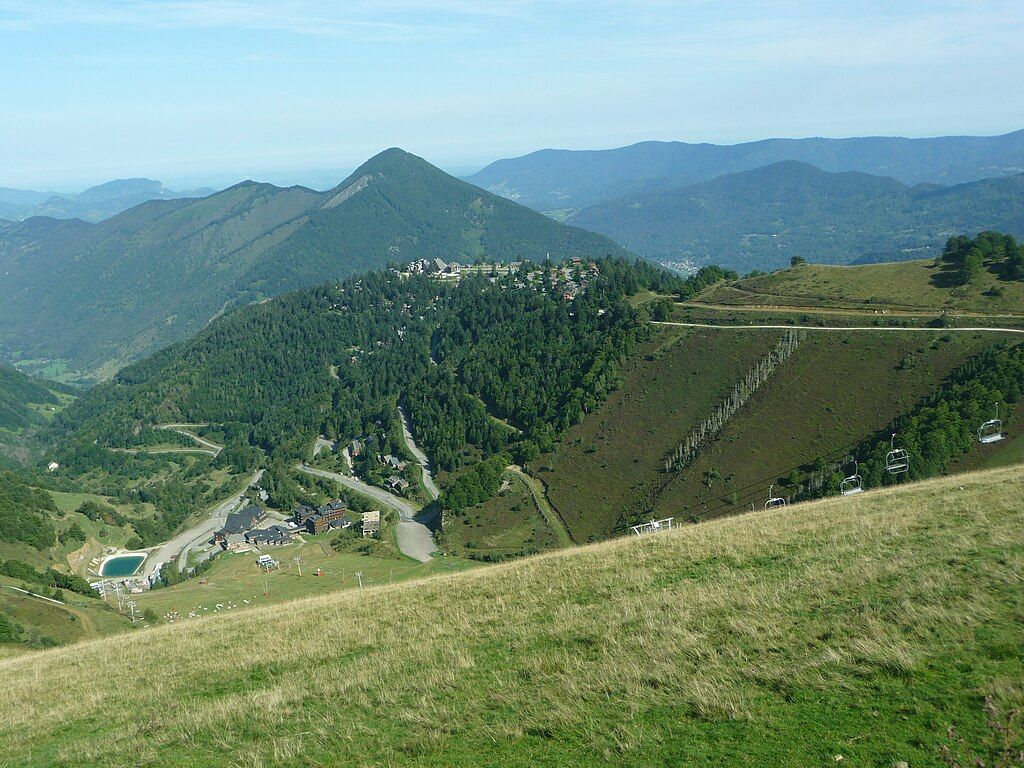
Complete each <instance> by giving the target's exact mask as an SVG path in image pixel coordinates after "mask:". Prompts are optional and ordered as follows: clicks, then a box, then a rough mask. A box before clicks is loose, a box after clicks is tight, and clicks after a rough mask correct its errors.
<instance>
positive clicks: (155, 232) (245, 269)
mask: <svg viewBox="0 0 1024 768" xmlns="http://www.w3.org/2000/svg"><path fill="white" fill-rule="evenodd" d="M607 253H614V254H622V253H624V251H623V250H622V249H621V248H620V247H619V246H618V245H616V244H615V243H613V242H612V241H610V240H609V239H608V238H606V237H604V236H602V235H597V234H594V233H592V232H585V231H583V230H579V229H575V228H572V227H567V226H565V225H562V224H559V223H557V222H554V221H552V220H550V219H548V218H547V217H545V216H542V215H541V214H538V213H536V212H535V211H531V210H529V209H527V208H523V207H521V206H518V205H516V204H515V203H512V202H510V201H508V200H505V199H504V198H499V197H496V196H494V195H491V194H489V193H487V192H484V191H483V190H481V189H479V188H477V187H473V186H471V185H469V184H466V183H465V182H462V181H459V180H458V179H455V178H453V177H451V176H448V175H447V174H445V173H443V172H442V171H440V170H439V169H437V168H435V167H434V166H432V165H430V164H429V163H427V162H426V161H425V160H422V159H420V158H418V157H415V156H413V155H410V154H408V153H406V152H403V151H401V150H398V149H391V150H387V151H386V152H383V153H381V154H379V155H377V156H376V157H374V158H371V159H370V160H369V161H367V162H366V163H364V164H363V165H362V166H361V167H360V168H359V169H357V170H356V171H355V173H354V174H353V175H352V176H351V177H349V178H348V179H346V180H345V181H343V182H342V183H341V184H340V185H339V186H338V187H337V188H335V189H332V190H329V191H328V192H324V193H320V192H314V191H313V190H309V189H304V188H301V187H292V188H288V189H282V188H278V187H274V186H272V185H269V184H256V183H254V182H244V183H242V184H238V185H236V186H234V187H231V188H230V189H226V190H224V191H222V192H219V193H217V194H214V195H211V196H209V197H207V198H203V199H199V200H165V201H152V202H149V203H145V204H143V205H140V206H137V207H135V208H132V209H131V210H129V211H126V212H125V213H123V214H120V215H119V216H115V217H114V218H112V219H109V220H107V221H104V222H102V223H100V224H96V225H92V226H89V225H86V224H83V223H82V222H77V223H76V224H70V223H65V222H53V221H51V220H46V219H31V220H29V221H26V222H23V223H21V224H18V225H14V226H11V227H5V228H4V229H3V230H0V291H3V292H4V294H5V296H9V297H10V299H9V300H5V301H4V302H3V303H2V304H0V350H3V351H4V352H6V353H7V354H8V356H10V357H13V358H16V359H18V360H19V361H23V362H24V364H26V365H33V366H35V367H36V368H39V369H42V368H45V367H51V366H53V365H54V362H55V361H57V362H58V363H60V364H63V365H65V366H67V372H66V374H65V375H66V376H68V377H73V376H75V375H77V376H89V377H92V378H108V377H109V376H111V375H112V374H113V373H114V372H115V371H116V369H117V368H118V367H120V366H122V365H124V364H125V363H126V362H128V361H130V360H133V359H137V358H139V357H141V356H143V355H145V354H146V353H148V352H151V351H153V350H154V349H156V348H159V347H162V346H166V345H167V344H169V343H170V342H172V341H176V340H179V339H182V338H185V337H187V336H189V335H191V334H193V333H195V332H196V331H197V330H198V329H200V328H202V327H203V326H204V325H205V324H206V323H207V322H208V321H209V320H210V318H211V317H213V316H215V315H217V314H219V313H220V312H222V311H224V310H225V309H228V308H230V307H232V306H235V305H237V304H241V303H245V302H249V301H254V300H258V299H261V298H263V297H266V296H269V295H274V294H278V293H282V292H285V291H289V290H293V289H296V288H301V287H307V286H311V285H315V284H319V283H323V282H327V281H330V280H334V279H339V278H342V277H345V276H348V275H352V274H355V273H358V272H362V271H365V270H368V269H372V268H376V267H380V266H383V265H384V264H386V263H388V262H392V261H406V260H412V259H416V258H420V257H427V258H430V257H440V258H442V259H445V260H462V261H472V260H473V259H475V258H476V257H479V256H487V257H488V258H492V259H495V260H499V261H505V260H512V259H517V258H523V257H526V258H534V259H536V260H538V261H542V260H543V259H544V258H545V256H546V255H548V254H550V255H551V257H552V258H555V259H562V258H566V257H569V256H573V255H584V256H588V257H597V256H602V255H605V254H607ZM98 286H99V287H98ZM40 314H42V315H44V316H46V317H47V319H48V321H47V322H46V323H40V322H38V318H39V316H40Z"/></svg>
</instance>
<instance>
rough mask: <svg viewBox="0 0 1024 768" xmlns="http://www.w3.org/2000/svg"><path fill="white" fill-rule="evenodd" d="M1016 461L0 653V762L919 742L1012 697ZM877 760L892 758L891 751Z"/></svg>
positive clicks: (567, 753) (856, 747) (633, 753)
mask: <svg viewBox="0 0 1024 768" xmlns="http://www.w3.org/2000/svg"><path fill="white" fill-rule="evenodd" d="M1022 490H1024V470H1022V468H1020V467H1013V468H1009V469H999V470H993V471H990V472H985V473H977V474H973V475H964V476H960V477H954V478H944V479H940V480H935V481H929V482H925V483H921V484H918V485H915V486H908V487H905V488H898V489H888V490H881V491H877V492H872V493H865V494H863V495H862V496H859V497H854V498H849V499H842V500H825V501H821V502H816V503H813V504H806V505H801V506H796V507H792V508H789V509H785V510H781V511H774V512H770V513H756V514H751V515H747V516H743V517H737V518H731V519H724V520H719V521H714V522H710V523H706V524H702V525H699V526H693V527H689V528H685V529H682V530H680V531H677V532H673V533H671V534H665V535H659V536H655V537H650V538H646V539H642V540H637V539H623V540H616V541H610V542H606V543H602V544H598V545H593V546H588V547H584V548H579V549H574V550H564V551H559V552H556V553H552V554H548V555H542V556H538V557H535V558H530V559H527V560H522V561H517V562H513V563H508V564H503V565H498V566H493V567H489V568H482V569H478V570H476V571H470V572H465V573H460V574H456V575H451V576H439V577H433V578H428V579H423V580H418V581H411V582H405V583H402V584H395V585H392V586H382V587H377V588H373V589H365V590H362V591H350V592H345V593H339V594H333V595H327V596H322V597H316V598H309V599H304V600H301V601H296V602H293V603H289V604H285V605H279V606H273V607H268V608H263V609H255V610H250V611H247V612H245V613H243V614H240V615H237V616H224V617H221V616H216V617H211V618H207V619H201V620H197V621H194V622H192V623H189V624H183V625H175V626H166V627H159V628H154V629H151V630H147V631H144V632H139V633H137V634H133V635H130V636H121V637H115V638H109V639H106V640H100V641H93V642H89V643H82V644H79V645H75V646H70V647H66V648H62V649H58V650H54V651H47V652H40V653H35V654H31V655H27V656H23V657H17V658H8V659H3V660H0V675H2V677H3V679H4V681H5V689H6V694H7V695H6V697H5V698H4V700H3V701H0V743H2V744H3V745H4V746H5V749H6V751H7V752H8V753H9V754H8V755H6V762H4V761H2V760H0V765H5V766H6V765H9V766H15V765H17V766H23V765H40V766H42V765H46V766H51V765H53V766H90V765H97V766H99V765H102V766H122V765H124V766H129V765H131V766H142V765H152V766H178V765H180V766H214V765H217V766H222V765H238V766H252V767H254V768H255V767H256V766H307V765H324V766H327V765H538V764H544V765H548V764H550V765H594V764H598V763H614V764H630V765H650V764H670V765H686V764H717V765H722V764H746V765H767V764H774V765H787V764H803V765H812V764H823V763H824V762H827V761H829V760H834V757H835V755H838V754H842V755H844V759H845V761H846V764H848V765H860V764H864V765H867V764H881V765H885V764H893V763H894V762H895V761H896V760H901V759H902V760H908V761H909V762H910V764H911V765H918V764H923V763H925V762H934V759H935V756H936V754H937V752H936V751H935V750H936V749H937V745H938V743H940V742H941V739H942V732H943V730H944V727H945V725H946V724H948V723H949V722H954V721H955V722H956V723H957V725H958V728H959V730H961V732H964V733H966V734H968V735H969V736H971V735H976V734H977V733H978V732H980V730H981V729H982V722H981V719H980V714H979V713H980V710H979V708H978V707H977V706H976V705H977V703H978V701H979V700H980V698H981V697H982V696H983V695H985V694H992V695H994V696H996V698H997V700H999V701H1001V702H1004V703H1005V702H1020V701H1021V699H1022V697H1024V693H1022V688H1021V680H1022V679H1024V674H1022V669H1024V667H1022V659H1021V656H1022V653H1021V648H1022V647H1024V624H1022V622H1021V616H1022V615H1024V594H1022V592H1024V590H1022V589H1021V586H1022V582H1024V578H1022V577H1024V525H1022V523H1024V509H1022V504H1021V502H1020V499H1021V498H1022V493H1021V492H1022ZM887 761H888V762H887Z"/></svg>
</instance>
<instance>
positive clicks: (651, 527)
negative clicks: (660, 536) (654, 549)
mask: <svg viewBox="0 0 1024 768" xmlns="http://www.w3.org/2000/svg"><path fill="white" fill-rule="evenodd" d="M673 520H675V518H674V517H666V518H663V519H661V520H654V519H652V520H651V521H650V522H647V523H640V525H632V526H630V530H631V531H633V533H635V534H636V535H637V536H643V535H644V534H645V533H658V532H659V531H671V530H672V521H673Z"/></svg>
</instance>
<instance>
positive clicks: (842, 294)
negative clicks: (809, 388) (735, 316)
mask: <svg viewBox="0 0 1024 768" xmlns="http://www.w3.org/2000/svg"><path fill="white" fill-rule="evenodd" d="M993 289H998V292H997V293H994V292H993ZM700 301H701V302H705V303H709V304H735V305H763V306H778V307H785V306H807V307H834V308H844V307H846V308H866V309H869V310H873V309H877V310H882V309H888V310H891V311H908V312H916V311H939V310H947V311H958V312H977V313H985V314H998V313H1011V314H1020V313H1022V312H1024V283H1021V282H1019V281H1005V280H1000V278H999V275H998V274H997V273H995V272H993V271H991V270H990V269H989V270H986V271H984V272H982V274H981V276H980V279H979V284H978V285H977V286H976V287H972V288H969V289H966V290H964V289H954V288H953V286H952V275H951V274H950V273H949V271H948V269H947V268H946V267H944V266H936V265H935V263H934V261H933V260H916V261H904V262H901V263H897V264H864V265H862V266H833V265H827V264H805V265H803V266H799V267H795V268H790V269H780V270H778V271H775V272H771V273H770V274H763V275H761V276H758V278H748V279H746V280H741V281H739V282H738V283H735V284H732V285H728V286H720V287H718V288H716V289H713V290H712V291H710V292H708V293H706V294H703V295H701V296H700Z"/></svg>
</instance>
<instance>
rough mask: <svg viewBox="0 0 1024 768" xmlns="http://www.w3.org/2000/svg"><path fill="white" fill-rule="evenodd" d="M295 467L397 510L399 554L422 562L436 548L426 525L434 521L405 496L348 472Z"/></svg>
mask: <svg viewBox="0 0 1024 768" xmlns="http://www.w3.org/2000/svg"><path fill="white" fill-rule="evenodd" d="M297 468H298V470H299V471H300V472H305V473H306V474H307V475H315V476H317V477H324V478H326V479H328V480H333V481H334V482H336V483H338V484H339V485H343V486H345V487H346V488H351V489H352V490H353V491H356V492H358V493H361V494H363V495H364V496H369V497H370V498H371V499H373V500H374V501H378V502H380V504H381V505H382V506H385V507H389V508H390V509H393V510H395V511H396V512H398V517H399V521H398V525H397V526H396V530H395V532H396V534H397V536H398V548H399V549H400V550H401V551H402V554H404V555H408V556H409V557H411V558H413V559H414V560H419V561H420V562H421V563H425V562H427V561H429V560H430V558H431V556H432V555H433V553H434V552H436V551H437V545H436V544H435V543H434V535H433V533H431V531H430V528H429V527H428V526H427V523H433V522H434V520H433V519H432V518H431V517H429V516H425V515H421V514H420V510H419V509H418V508H417V507H416V506H415V505H414V504H413V503H412V502H410V501H409V500H408V499H403V498H402V497H401V496H395V495H394V494H393V493H388V492H387V491H385V490H384V489H383V488H378V487H377V486H375V485H370V484H369V483H365V482H363V481H362V480H360V479H359V478H356V477H350V476H349V475H342V474H340V473H338V472H328V471H327V470H325V469H317V468H316V467H311V466H309V465H308V464H306V463H302V464H299V465H298V467H297Z"/></svg>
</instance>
